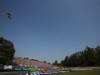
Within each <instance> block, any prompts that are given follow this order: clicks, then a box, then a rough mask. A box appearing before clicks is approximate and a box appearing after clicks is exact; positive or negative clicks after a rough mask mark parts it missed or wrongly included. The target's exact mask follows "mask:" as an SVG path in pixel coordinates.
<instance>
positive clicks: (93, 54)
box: [60, 46, 100, 67]
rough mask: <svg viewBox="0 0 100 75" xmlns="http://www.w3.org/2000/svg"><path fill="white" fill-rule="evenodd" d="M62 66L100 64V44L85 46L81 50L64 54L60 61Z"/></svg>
mask: <svg viewBox="0 0 100 75" xmlns="http://www.w3.org/2000/svg"><path fill="white" fill-rule="evenodd" d="M60 64H61V65H62V66H69V67H70V66H100V46H98V47H96V48H90V47H86V48H85V49H84V50H83V51H80V52H76V53H74V54H72V55H70V56H66V57H65V59H64V60H62V61H61V63H60Z"/></svg>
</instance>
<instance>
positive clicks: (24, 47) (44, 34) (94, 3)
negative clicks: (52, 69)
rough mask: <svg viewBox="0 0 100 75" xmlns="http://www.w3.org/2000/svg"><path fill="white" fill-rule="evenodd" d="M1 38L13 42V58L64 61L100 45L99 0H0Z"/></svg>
mask: <svg viewBox="0 0 100 75" xmlns="http://www.w3.org/2000/svg"><path fill="white" fill-rule="evenodd" d="M6 12H10V13H11V14H12V20H9V19H8V18H6V17H5V16H4V15H2V13H6ZM0 37H4V38H6V39H8V40H11V41H12V42H13V43H14V47H15V49H16V53H15V56H18V57H29V58H33V59H37V60H41V61H48V62H54V61H55V60H58V61H60V60H63V59H64V57H65V56H67V55H70V54H72V53H75V52H77V51H81V50H84V49H85V47H86V46H89V47H96V46H98V45H99V46H100V0H0Z"/></svg>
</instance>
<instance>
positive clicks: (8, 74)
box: [0, 72, 26, 75]
mask: <svg viewBox="0 0 100 75" xmlns="http://www.w3.org/2000/svg"><path fill="white" fill-rule="evenodd" d="M0 75H26V72H0Z"/></svg>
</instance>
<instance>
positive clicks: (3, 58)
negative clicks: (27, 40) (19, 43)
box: [0, 37, 15, 65]
mask: <svg viewBox="0 0 100 75" xmlns="http://www.w3.org/2000/svg"><path fill="white" fill-rule="evenodd" d="M14 54H15V49H14V45H13V43H12V42H11V41H9V40H6V39H5V38H3V37H0V64H2V65H10V64H12V60H13V56H14Z"/></svg>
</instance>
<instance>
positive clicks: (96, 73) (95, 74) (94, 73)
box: [52, 71, 100, 75]
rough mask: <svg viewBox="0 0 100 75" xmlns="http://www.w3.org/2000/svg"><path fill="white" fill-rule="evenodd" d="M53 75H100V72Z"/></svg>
mask: <svg viewBox="0 0 100 75" xmlns="http://www.w3.org/2000/svg"><path fill="white" fill-rule="evenodd" d="M52 75H100V71H80V72H66V73H63V74H52Z"/></svg>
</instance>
